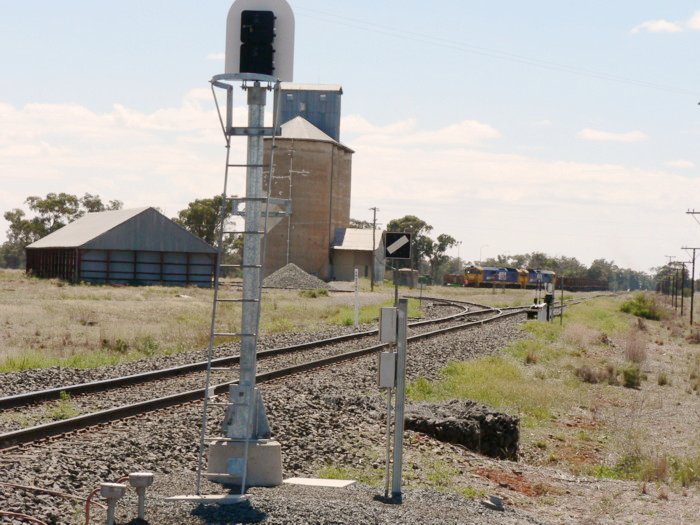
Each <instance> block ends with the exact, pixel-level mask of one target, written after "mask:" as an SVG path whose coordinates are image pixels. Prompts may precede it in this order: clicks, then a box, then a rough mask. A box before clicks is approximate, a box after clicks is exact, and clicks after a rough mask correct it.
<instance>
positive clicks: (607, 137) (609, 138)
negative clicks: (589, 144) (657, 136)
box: [577, 128, 649, 142]
mask: <svg viewBox="0 0 700 525" xmlns="http://www.w3.org/2000/svg"><path fill="white" fill-rule="evenodd" d="M577 136H578V138H580V139H583V140H596V141H606V142H641V141H644V140H647V139H648V138H649V137H648V136H647V134H646V133H643V132H641V131H628V132H625V133H615V132H612V131H601V130H598V129H591V128H584V129H582V130H581V131H579V132H578V134H577Z"/></svg>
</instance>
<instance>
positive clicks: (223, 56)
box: [207, 53, 226, 60]
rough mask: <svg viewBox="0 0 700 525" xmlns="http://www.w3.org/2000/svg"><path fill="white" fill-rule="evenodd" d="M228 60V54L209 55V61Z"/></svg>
mask: <svg viewBox="0 0 700 525" xmlns="http://www.w3.org/2000/svg"><path fill="white" fill-rule="evenodd" d="M225 58H226V53H209V54H208V55H207V60H224V59H225Z"/></svg>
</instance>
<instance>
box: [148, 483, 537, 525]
mask: <svg viewBox="0 0 700 525" xmlns="http://www.w3.org/2000/svg"><path fill="white" fill-rule="evenodd" d="M170 488H171V489H172V485H171V486H170ZM247 494H248V497H249V500H248V501H246V502H243V503H241V504H238V505H232V506H222V507H220V506H217V505H207V506H204V505H197V504H193V503H170V502H166V501H164V500H159V501H152V502H151V505H150V506H149V510H148V516H147V517H148V518H149V523H151V524H154V525H155V524H160V523H178V524H182V525H195V524H196V525H202V524H214V523H217V524H218V523H264V524H269V525H308V524H315V523H318V524H337V525H341V524H342V525H366V524H377V525H379V524H381V525H385V524H386V525H390V524H391V525H394V524H406V525H409V524H410V525H461V524H465V525H466V524H475V525H482V524H483V525H489V524H507V525H511V524H539V523H542V522H541V521H538V520H536V519H535V518H533V517H532V516H529V515H528V514H526V513H524V512H523V511H521V510H516V509H512V508H507V507H506V509H505V511H495V510H490V509H488V508H486V507H485V506H484V505H482V504H481V503H480V502H479V501H477V500H470V499H465V498H462V497H460V496H457V495H453V494H448V493H442V492H436V491H432V490H426V489H415V490H407V491H406V492H404V495H403V499H402V502H401V503H400V504H397V503H395V502H387V501H385V500H384V499H383V497H382V496H383V495H382V494H380V493H378V491H377V489H374V488H371V487H367V486H365V485H361V484H356V485H353V486H350V487H347V488H342V489H338V488H325V487H309V486H301V485H288V484H283V485H282V486H280V487H275V488H272V489H264V488H252V489H250V490H249V491H248V492H247Z"/></svg>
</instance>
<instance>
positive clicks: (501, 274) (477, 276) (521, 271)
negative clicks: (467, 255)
mask: <svg viewBox="0 0 700 525" xmlns="http://www.w3.org/2000/svg"><path fill="white" fill-rule="evenodd" d="M547 283H555V288H556V289H557V290H559V289H561V288H562V278H561V277H560V276H557V275H556V273H555V272H553V271H551V270H535V269H531V268H498V267H493V266H467V267H465V268H464V272H463V273H461V274H460V273H453V274H447V275H445V276H444V278H443V284H444V285H453V286H475V287H479V286H489V287H493V286H504V287H508V288H537V287H538V285H539V287H544V286H545V285H546V284H547ZM563 288H564V289H565V290H569V291H574V292H575V291H581V292H585V291H594V290H607V289H608V282H607V281H606V280H598V279H587V278H582V277H566V278H564V279H563Z"/></svg>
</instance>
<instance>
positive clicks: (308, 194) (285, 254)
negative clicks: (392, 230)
mask: <svg viewBox="0 0 700 525" xmlns="http://www.w3.org/2000/svg"><path fill="white" fill-rule="evenodd" d="M275 141H276V148H277V149H276V152H275V169H274V179H273V182H272V192H271V197H274V198H280V199H289V200H291V209H292V213H291V216H290V217H285V218H283V219H282V220H280V221H278V222H277V224H276V225H275V226H274V227H273V228H272V229H271V230H270V232H269V234H268V238H267V249H266V254H265V275H269V274H270V273H272V272H274V271H276V270H277V269H279V268H281V267H283V266H285V265H286V264H287V263H290V262H291V263H294V264H296V265H297V266H299V267H300V268H302V269H303V270H305V271H306V272H308V273H310V274H312V275H315V276H317V277H319V278H321V279H325V280H328V279H330V278H331V277H332V272H331V254H332V248H331V245H332V241H333V239H334V236H335V231H336V228H346V227H347V226H348V225H349V223H350V185H351V179H352V154H353V150H351V149H350V148H348V147H347V146H345V145H343V144H341V143H340V142H338V141H337V140H335V139H334V138H332V137H331V136H329V135H327V134H326V133H324V132H323V131H321V130H320V129H318V128H317V127H316V126H314V125H313V124H311V123H310V122H309V121H308V120H306V119H305V118H303V117H301V116H296V117H294V118H293V119H292V120H290V121H288V122H286V123H284V124H283V125H282V135H281V136H279V137H277V138H276V139H275ZM270 145H271V140H270V139H267V140H265V150H266V151H265V158H269V154H270Z"/></svg>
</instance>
